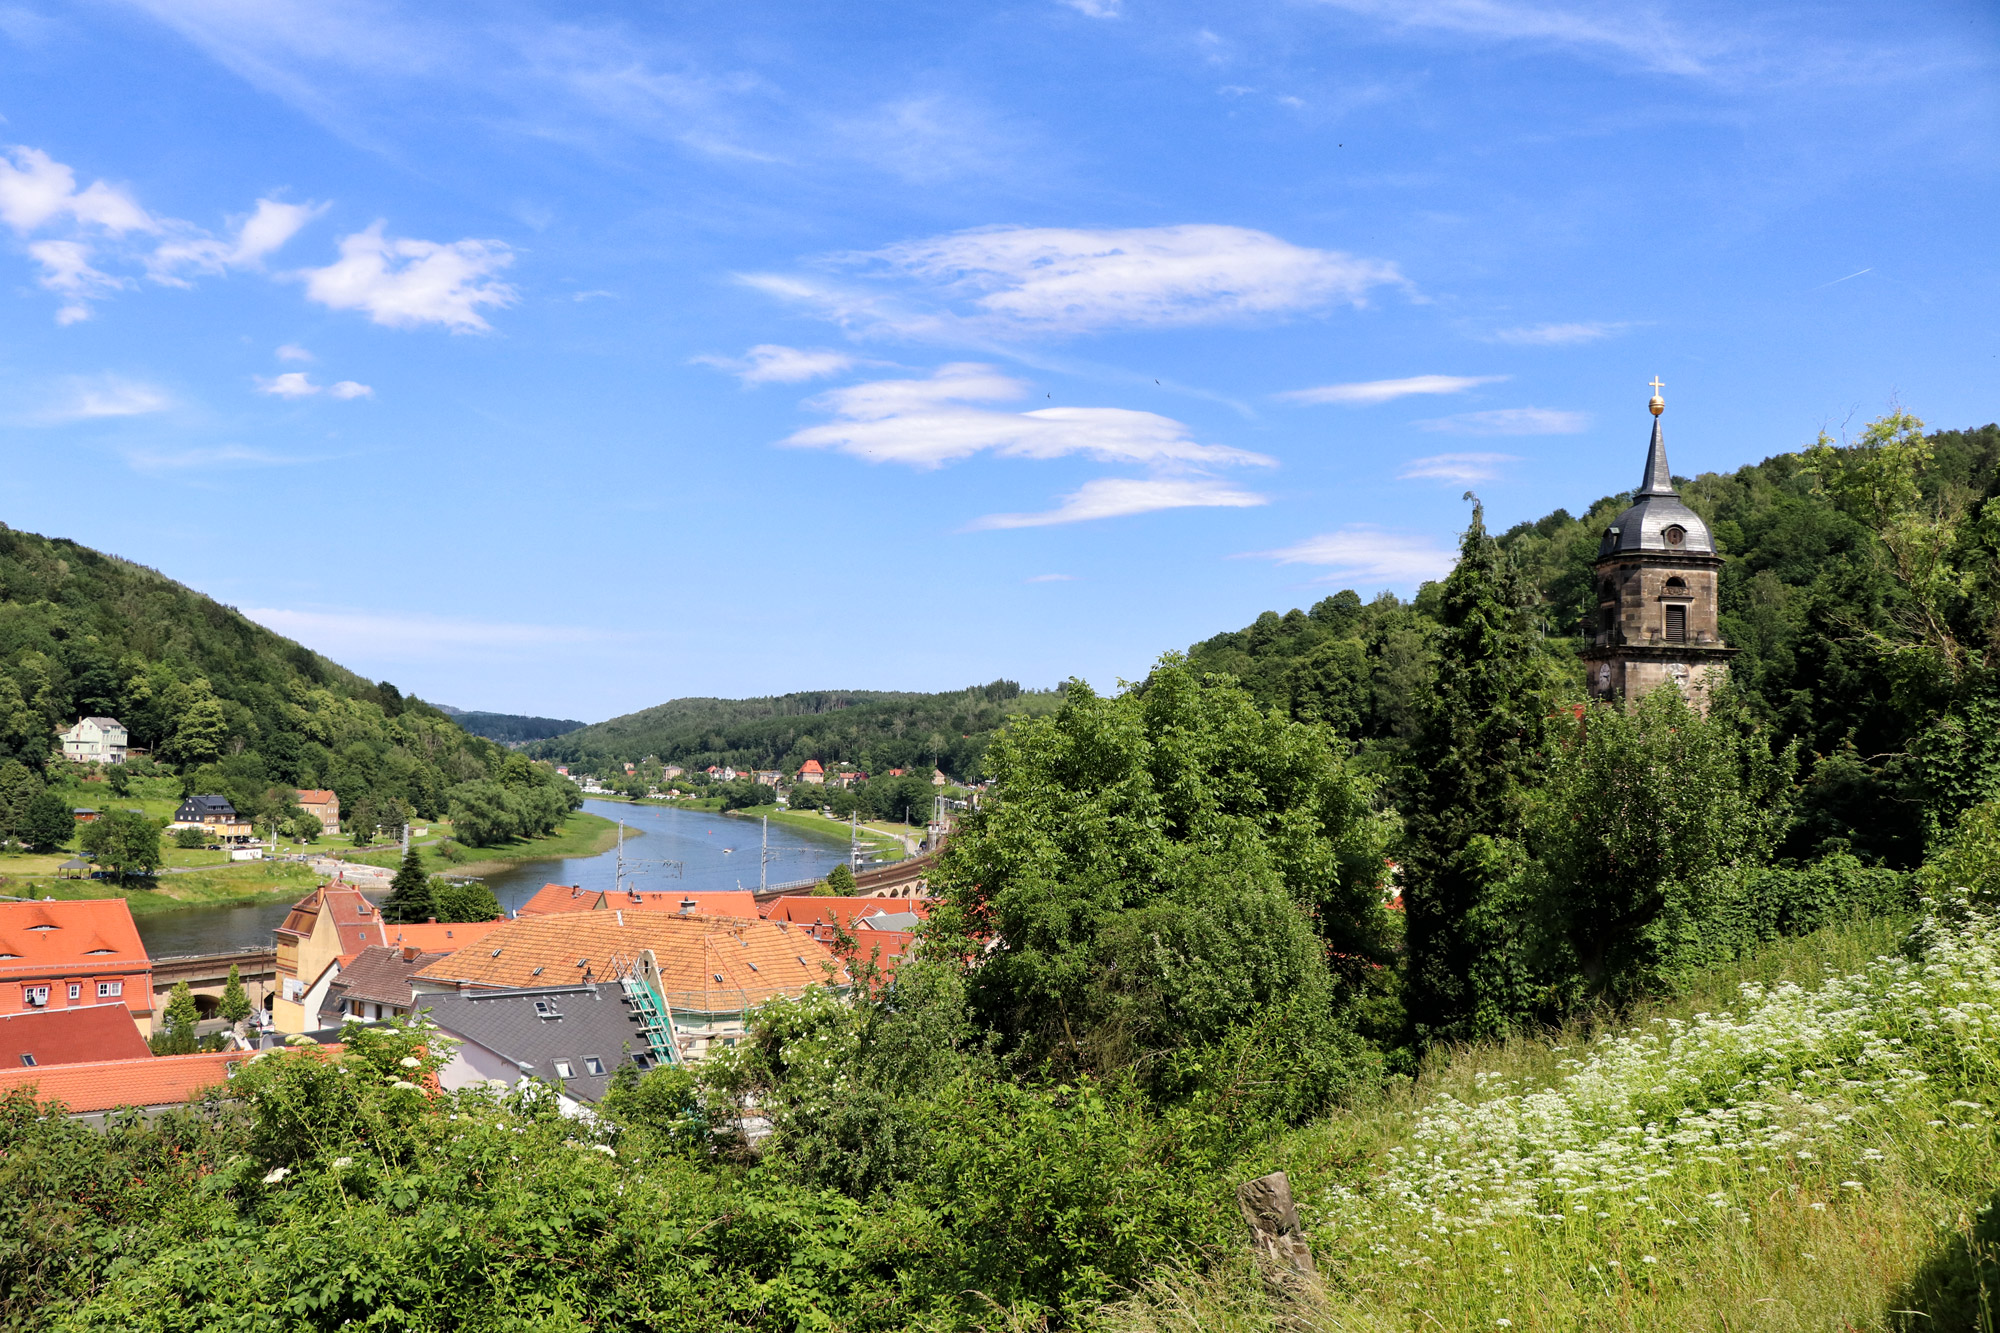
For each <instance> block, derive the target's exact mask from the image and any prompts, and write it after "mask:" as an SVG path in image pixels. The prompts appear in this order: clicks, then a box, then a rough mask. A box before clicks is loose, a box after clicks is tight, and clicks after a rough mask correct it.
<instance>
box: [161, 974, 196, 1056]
mask: <svg viewBox="0 0 2000 1333" xmlns="http://www.w3.org/2000/svg"><path fill="white" fill-rule="evenodd" d="M200 1021H201V1011H200V1010H199V1009H197V1008H196V1007H195V1003H194V992H193V991H191V990H189V989H188V984H187V983H186V982H185V981H177V982H175V983H174V989H173V992H172V994H170V995H169V996H168V997H167V1011H166V1014H165V1015H164V1018H163V1021H162V1023H161V1025H160V1030H159V1031H158V1032H155V1033H154V1034H153V1038H152V1043H151V1044H152V1047H153V1054H155V1055H193V1054H194V1052H195V1050H196V1048H197V1047H198V1045H199V1041H198V1039H197V1038H196V1037H195V1025H196V1024H197V1023H199V1022H200Z"/></svg>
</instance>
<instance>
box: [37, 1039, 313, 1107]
mask: <svg viewBox="0 0 2000 1333" xmlns="http://www.w3.org/2000/svg"><path fill="white" fill-rule="evenodd" d="M343 1049H344V1048H343V1047H341V1046H338V1045H332V1046H317V1047H308V1048H306V1049H305V1050H304V1051H302V1052H293V1051H285V1052H278V1051H265V1052H261V1053H260V1054H259V1055H252V1054H250V1053H249V1052H247V1051H208V1052H203V1053H202V1054H200V1055H161V1056H154V1055H148V1056H147V1057H146V1058H145V1059H143V1060H88V1061H82V1062H79V1063H77V1064H70V1065H56V1066H54V1067H53V1068H49V1069H25V1068H16V1069H6V1068H0V1097H4V1096H5V1095H7V1094H8V1093H10V1092H12V1091H14V1089H16V1088H33V1089H34V1090H35V1099H36V1101H38V1102H61V1103H62V1104H63V1108H64V1109H65V1110H66V1111H68V1112H69V1114H70V1115H71V1116H72V1117H76V1118H79V1119H81V1118H90V1119H98V1118H101V1117H103V1116H104V1115H105V1114H106V1113H107V1112H110V1111H115V1110H117V1109H119V1108H120V1107H126V1106H136V1107H139V1108H140V1109H141V1110H147V1111H153V1110H161V1109H164V1108H166V1107H171V1106H180V1105H183V1104H185V1103H186V1102H187V1100H188V1098H190V1097H192V1096H194V1095H196V1094H197V1093H201V1092H205V1091H207V1090H208V1089H210V1088H216V1087H221V1086H222V1085H224V1084H226V1083H227V1082H228V1081H229V1080H230V1078H231V1077H233V1076H234V1074H235V1072H236V1070H237V1069H239V1068H240V1067H242V1066H243V1065H244V1064H246V1063H248V1062H249V1061H251V1060H254V1059H258V1058H262V1059H266V1060H280V1059H282V1060H295V1059H300V1058H311V1057H313V1056H317V1055H338V1054H339V1053H340V1052H341V1051H342V1050H343Z"/></svg>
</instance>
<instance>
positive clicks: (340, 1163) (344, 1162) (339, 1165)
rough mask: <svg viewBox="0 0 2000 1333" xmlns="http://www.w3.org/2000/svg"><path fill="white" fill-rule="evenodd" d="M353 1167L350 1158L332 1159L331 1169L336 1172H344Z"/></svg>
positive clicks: (352, 1160)
mask: <svg viewBox="0 0 2000 1333" xmlns="http://www.w3.org/2000/svg"><path fill="white" fill-rule="evenodd" d="M353 1165H354V1159H353V1158H352V1157H336V1158H334V1159H333V1169H334V1170H336V1171H345V1170H346V1169H347V1168H348V1167H350V1166H353Z"/></svg>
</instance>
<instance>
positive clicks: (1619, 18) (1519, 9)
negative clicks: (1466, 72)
mask: <svg viewBox="0 0 2000 1333" xmlns="http://www.w3.org/2000/svg"><path fill="white" fill-rule="evenodd" d="M1319 3H1321V4H1323V5H1326V6H1328V7H1329V8H1334V9H1343V10H1346V11H1347V12H1349V13H1352V14H1360V15H1363V16H1365V17H1368V18H1373V19H1379V20H1381V21H1382V22H1383V23H1385V24H1387V25H1388V26H1390V27H1394V28H1406V29H1427V30H1431V31H1437V32H1453V33H1460V34H1463V35H1465V36H1468V37H1480V38H1498V39H1500V40H1503V41H1506V40H1512V41H1522V42H1531V43H1537V44H1541V45H1550V46H1558V47H1569V48H1575V49H1578V50H1595V51H1601V52H1604V53H1606V54H1615V55H1616V56H1617V57H1618V58H1619V59H1620V60H1623V61H1628V62H1631V63H1633V64H1636V65H1638V66H1640V67H1643V68H1647V69H1653V70H1660V71H1663V72H1666V73H1672V74H1700V73H1703V72H1704V71H1705V70H1706V69H1707V67H1708V64H1709V62H1710V60H1711V59H1712V58H1713V57H1714V56H1715V55H1716V54H1717V53H1718V52H1719V51H1720V50H1721V49H1722V43H1721V42H1720V41H1719V40H1714V39H1708V40H1704V39H1702V38H1700V37H1698V36H1697V35H1696V34H1693V33H1690V32H1686V31H1683V30H1682V29H1680V28H1678V27H1676V26H1675V25H1673V24H1672V23H1670V22H1668V21H1667V19H1666V18H1665V17H1664V16H1663V15H1662V14H1661V12H1660V11H1659V10H1657V9H1654V8H1650V7H1646V6H1616V5H1603V4H1575V5H1561V4H1523V3H1514V2H1512V0H1319Z"/></svg>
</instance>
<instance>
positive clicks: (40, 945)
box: [0, 898, 153, 978]
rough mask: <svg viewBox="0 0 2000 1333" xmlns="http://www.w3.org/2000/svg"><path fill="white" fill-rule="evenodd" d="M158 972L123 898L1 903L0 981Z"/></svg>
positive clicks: (130, 910)
mask: <svg viewBox="0 0 2000 1333" xmlns="http://www.w3.org/2000/svg"><path fill="white" fill-rule="evenodd" d="M152 967H153V962H152V959H150V958H148V957H147V956H146V946H145V945H144V944H143V943H141V942H140V940H139V928H138V927H137V926H135V925H133V924H132V909H131V908H129V907H127V906H126V905H125V900H124V899H123V898H83V899H77V900H74V901H68V902H63V901H58V900H55V899H44V900H42V901H39V902H26V903H0V978H8V977H48V976H58V975H62V976H67V975H69V974H71V973H83V972H139V971H147V972H150V971H151V970H152Z"/></svg>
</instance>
